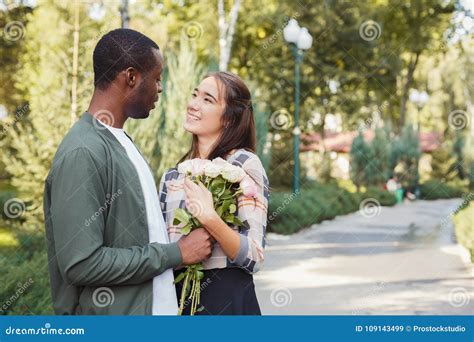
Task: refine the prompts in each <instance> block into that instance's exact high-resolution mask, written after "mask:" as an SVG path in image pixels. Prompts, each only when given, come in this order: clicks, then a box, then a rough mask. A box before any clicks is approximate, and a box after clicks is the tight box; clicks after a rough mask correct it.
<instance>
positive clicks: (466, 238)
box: [453, 199, 474, 262]
mask: <svg viewBox="0 0 474 342" xmlns="http://www.w3.org/2000/svg"><path fill="white" fill-rule="evenodd" d="M473 217H474V202H473V201H469V199H467V200H465V201H464V202H463V205H462V209H461V210H459V211H458V212H457V213H456V214H455V215H454V218H453V223H454V230H455V233H456V239H457V240H458V242H459V243H460V244H461V245H463V246H464V247H466V248H467V249H468V250H469V252H470V254H471V262H472V261H474V225H473V224H472V218H473Z"/></svg>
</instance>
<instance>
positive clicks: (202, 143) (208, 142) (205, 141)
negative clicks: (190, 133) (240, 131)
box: [197, 137, 217, 159]
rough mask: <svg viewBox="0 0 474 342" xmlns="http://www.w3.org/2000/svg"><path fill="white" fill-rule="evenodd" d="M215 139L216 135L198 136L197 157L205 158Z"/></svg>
mask: <svg viewBox="0 0 474 342" xmlns="http://www.w3.org/2000/svg"><path fill="white" fill-rule="evenodd" d="M216 141H217V138H216V137H198V141H197V143H198V153H199V155H198V158H201V159H207V158H208V157H209V154H210V153H211V150H212V148H213V147H214V144H215V143H216Z"/></svg>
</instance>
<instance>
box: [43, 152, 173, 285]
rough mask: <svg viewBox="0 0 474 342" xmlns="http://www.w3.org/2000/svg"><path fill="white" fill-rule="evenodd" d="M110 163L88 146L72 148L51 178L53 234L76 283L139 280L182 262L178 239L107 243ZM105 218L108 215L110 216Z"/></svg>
mask: <svg viewBox="0 0 474 342" xmlns="http://www.w3.org/2000/svg"><path fill="white" fill-rule="evenodd" d="M105 167H106V165H105V163H103V162H102V163H101V161H100V160H98V158H94V156H93V154H92V153H91V152H90V151H89V150H87V149H85V148H79V149H76V150H73V151H70V152H68V153H67V154H66V155H65V156H63V157H62V159H61V160H59V161H58V162H57V163H56V164H55V166H54V170H53V172H52V173H51V177H50V178H48V180H47V182H50V184H49V196H50V198H51V220H52V233H53V234H52V237H53V240H54V247H55V251H56V258H57V261H58V266H59V272H60V274H61V276H62V277H63V279H64V280H65V281H66V282H67V283H69V284H72V285H76V286H113V285H129V284H139V283H143V282H145V281H148V280H150V279H152V278H153V277H155V276H157V275H159V274H160V273H162V272H164V271H165V270H166V269H168V268H173V267H175V266H177V265H179V264H181V262H182V260H181V253H180V250H179V247H178V246H177V244H159V243H150V244H146V245H144V246H132V247H129V248H114V247H107V246H104V230H105V219H102V217H100V216H99V217H97V219H96V220H87V218H90V217H93V216H97V215H96V214H97V212H98V210H99V208H102V207H103V206H104V203H105V202H106V188H105V186H104V181H103V178H102V175H104V174H105V170H104V169H103V168H105ZM104 217H105V216H104Z"/></svg>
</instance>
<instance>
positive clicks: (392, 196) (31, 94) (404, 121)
mask: <svg viewBox="0 0 474 342" xmlns="http://www.w3.org/2000/svg"><path fill="white" fill-rule="evenodd" d="M119 27H129V28H133V29H135V30H138V31H140V32H142V33H144V34H146V35H148V36H149V37H150V38H152V39H153V40H155V41H156V42H157V43H158V45H159V46H160V48H161V50H162V51H163V53H164V56H165V62H166V68H165V71H164V78H163V79H164V95H163V96H162V97H161V99H160V102H159V106H157V108H156V109H154V111H153V112H152V114H151V116H150V117H149V118H148V119H147V120H145V121H134V122H131V121H130V120H129V122H127V126H126V131H127V132H128V133H129V135H130V136H132V137H133V138H134V139H135V142H136V144H137V145H138V146H139V147H140V148H141V150H142V152H143V154H144V155H145V156H146V158H147V159H148V161H149V163H150V165H151V167H152V169H153V170H154V172H155V177H156V180H157V181H159V179H160V177H161V175H162V173H163V172H164V170H166V169H167V168H169V167H172V166H173V165H174V164H175V163H176V161H177V160H178V159H179V157H180V156H182V155H183V154H184V152H185V151H186V149H187V146H189V145H188V142H189V138H190V137H189V136H188V135H187V134H186V133H185V132H184V130H183V129H182V121H183V118H184V113H185V107H186V103H187V101H188V100H189V97H190V95H191V91H192V89H193V88H194V87H195V86H196V85H197V84H198V83H199V82H200V80H201V78H202V77H203V75H205V74H206V72H209V71H216V70H228V71H231V72H234V73H237V74H238V75H240V76H241V77H242V78H243V79H244V80H245V82H246V83H247V84H248V86H249V88H250V89H251V91H252V94H253V100H254V112H255V120H256V123H257V138H258V147H257V153H258V155H259V157H260V158H261V160H262V163H263V164H264V166H265V168H266V170H267V173H268V176H269V179H270V186H271V189H272V192H271V199H270V208H269V225H268V231H267V232H268V233H269V234H268V239H267V251H268V252H267V260H268V264H267V267H268V268H266V269H265V270H264V271H262V272H261V274H258V275H257V276H256V277H257V278H256V279H257V286H258V287H259V292H258V295H259V300H260V302H261V303H262V310H263V313H264V314H266V313H268V314H271V313H286V314H297V313H310V314H311V313H319V314H325V313H333V312H334V313H339V314H341V313H342V314H350V313H356V314H360V313H376V314H383V313H387V312H395V313H402V314H403V313H410V311H409V310H408V307H409V306H410V305H411V304H410V303H413V302H416V301H419V300H420V298H422V295H421V294H420V293H422V292H425V293H429V294H431V295H430V296H431V297H429V298H425V299H426V300H425V301H423V300H421V301H422V308H421V309H420V310H419V311H418V312H419V313H429V314H437V313H439V312H447V313H457V312H460V313H465V312H466V311H462V310H471V309H472V304H474V301H472V300H471V299H472V294H473V290H472V284H473V278H472V270H471V271H468V270H467V269H466V268H465V267H468V266H466V265H468V264H469V263H470V261H471V260H472V258H473V256H474V229H473V225H472V220H473V218H474V204H473V202H472V197H473V196H472V189H473V187H474V178H473V177H474V149H473V145H474V143H473V139H474V127H473V125H472V122H473V119H474V104H473V96H474V63H473V62H474V39H473V32H474V2H473V1H472V0H451V1H450V0H395V1H388V0H372V1H358V2H352V1H335V0H321V1H305V0H300V1H294V0H291V1H290V0H280V1H277V0H255V1H249V0H240V1H239V0H234V1H228V0H225V1H224V0H212V1H211V0H206V1H186V0H166V1H152V0H122V1H120V0H116V1H113V0H102V1H100V0H97V1H95V0H87V1H86V0H70V1H58V0H24V1H21V0H11V1H5V0H2V1H0V29H1V30H0V61H1V62H0V68H1V69H0V83H1V84H2V87H1V89H0V147H1V154H0V214H1V215H0V274H1V281H0V305H2V306H0V314H17V315H30V314H31V315H38V314H51V313H52V309H51V299H50V292H49V275H48V269H47V262H48V261H47V255H46V248H45V242H44V221H43V220H44V218H43V213H42V196H43V184H44V179H45V178H46V175H47V172H48V170H49V168H50V165H51V161H52V158H53V155H54V152H55V150H56V148H57V146H58V144H59V142H60V141H61V139H62V137H63V136H64V135H65V133H66V132H67V130H68V129H69V128H70V127H71V125H72V124H73V123H74V122H75V121H76V120H78V118H79V117H80V116H81V114H82V112H83V111H84V110H86V109H87V107H88V103H89V100H90V98H91V94H92V91H93V69H92V52H93V49H94V47H95V44H96V43H97V41H98V40H99V39H100V37H101V36H102V35H103V34H105V33H107V32H108V31H110V30H112V29H115V28H119ZM177 141H179V143H176V142H177ZM170 142H172V143H170ZM347 215H349V216H347ZM350 215H353V216H350ZM424 215H425V216H424ZM430 219H431V220H430ZM328 220H331V221H328ZM340 220H343V221H340ZM344 220H345V221H344ZM341 222H343V223H342V224H341ZM332 224H333V225H335V226H331V225H332ZM336 226H337V227H336ZM383 227H386V228H387V229H386V230H384V231H381V230H382V229H383ZM370 229H372V231H369V232H367V230H370ZM323 232H326V233H324V234H323ZM420 237H421V238H420ZM357 244H359V245H357ZM401 245H403V248H404V249H403V251H401V250H400V249H399V247H400V246H401ZM387 246H388V247H387ZM446 246H448V247H449V248H451V247H453V246H454V247H456V248H458V247H459V248H462V249H460V250H459V251H461V252H459V253H460V254H459V255H464V259H463V258H461V256H460V257H459V259H463V260H464V261H463V263H462V264H461V262H460V261H459V260H458V259H455V260H454V259H451V256H452V254H453V253H448V252H445V249H446V248H448V247H446ZM454 247H453V248H454ZM377 248H389V250H385V249H384V250H377ZM443 248H445V249H443ZM407 250H408V251H410V252H413V253H415V254H416V256H414V255H412V256H407V258H408V259H407V260H408V262H407V264H408V265H409V266H407V267H409V268H406V269H402V270H399V271H398V272H395V273H393V274H394V276H393V277H394V278H384V277H386V276H387V275H383V274H381V273H384V272H382V271H381V269H382V268H383V267H382V266H381V265H376V264H372V262H373V260H376V259H377V258H379V257H380V254H382V253H386V259H384V260H385V265H387V263H390V261H393V263H398V262H399V260H400V259H399V258H398V257H399V256H400V254H397V253H402V252H403V253H405V252H406V251H407ZM428 250H429V251H428ZM348 251H352V252H350V253H348ZM456 251H458V249H456ZM430 253H431V254H430ZM433 253H434V254H433ZM456 253H458V252H455V253H454V254H456ZM463 253H464V254H463ZM466 253H467V257H466V255H465V254H466ZM354 256H357V257H360V258H361V259H358V261H357V263H356V264H354V265H351V266H350V270H349V269H344V268H338V267H339V266H341V267H342V265H344V264H347V262H348V259H344V258H351V257H354ZM330 257H334V258H336V259H331V258H330ZM338 257H340V258H342V259H337V258H338ZM410 258H411V259H410ZM328 260H333V261H334V260H335V262H336V263H335V264H334V265H333V264H331V265H326V264H324V262H328ZM353 260H354V259H353ZM426 260H432V261H433V264H432V265H431V266H430V267H432V269H431V268H429V266H426V265H425V266H421V264H422V263H423V261H424V262H426ZM435 260H436V261H435ZM419 261H422V263H421V264H420V263H419ZM296 263H298V264H297V265H296ZM314 265H316V266H314ZM322 265H323V266H325V267H326V266H327V268H328V269H331V270H332V272H334V274H329V273H327V274H326V277H325V275H324V270H323V268H321V267H322ZM436 265H437V266H438V267H436ZM439 265H442V267H441V268H442V269H443V270H448V271H446V272H445V273H443V272H444V271H442V272H441V271H440V268H439ZM313 266H314V267H315V268H314V267H313ZM320 266H321V267H320ZM311 267H313V268H311ZM318 267H319V268H318ZM426 267H428V268H426ZM368 270H372V271H374V270H378V271H380V272H379V273H378V274H375V273H366V272H369V271H368ZM422 270H425V271H426V270H428V271H429V272H428V271H427V272H428V273H427V274H426V275H425V276H424V277H422V278H420V279H418V278H417V280H416V281H418V280H419V281H421V282H423V281H425V283H426V280H427V279H428V280H430V281H432V282H431V283H430V284H431V285H432V286H431V287H429V288H425V287H423V286H425V285H423V284H425V283H420V285H419V286H418V287H416V286H415V287H409V286H408V285H407V287H404V288H403V291H404V292H403V293H405V292H406V291H408V292H410V291H411V292H410V293H411V297H410V295H408V296H407V295H406V294H404V297H403V298H404V302H403V305H402V306H400V305H399V304H400V301H399V300H398V299H399V298H400V291H402V290H401V289H400V287H390V286H387V284H388V283H390V282H393V283H397V284H398V285H397V286H400V282H402V283H403V284H405V285H406V284H412V283H413V281H415V280H413V279H412V278H413V277H415V278H416V275H417V274H420V273H423V271H422ZM451 270H452V272H451ZM305 272H307V274H306V273H305ZM350 272H355V273H356V274H357V275H358V278H357V279H355V278H351V279H350V280H348V279H340V278H337V280H334V279H336V278H335V277H337V276H338V275H341V274H345V275H348V274H349V273H350ZM433 272H435V273H436V274H434V273H433ZM440 272H441V273H440ZM459 272H461V273H459ZM435 275H436V277H435ZM311 276H314V279H313V278H311ZM308 277H310V278H308ZM300 278H301V279H300ZM303 278H304V279H306V283H305V284H304V285H302V284H303ZM362 278H366V280H364V279H362ZM458 278H459V279H463V280H462V283H456V281H454V280H453V279H458ZM284 279H286V280H285V281H286V282H285V281H283V280H284ZM288 279H291V281H290V282H288ZM308 279H310V280H308ZM436 279H438V280H439V281H440V282H443V283H442V284H443V285H446V284H448V283H446V282H449V284H448V285H446V288H445V289H444V290H440V288H441V287H440V286H441V285H440V284H441V283H437V282H436ZM367 281H369V282H367ZM433 281H434V282H433ZM452 281H454V282H452ZM410 282H411V283H410ZM374 284H375V285H374ZM380 284H382V285H380ZM356 285H357V286H356ZM318 291H320V292H318ZM364 291H365V293H367V296H368V297H367V298H370V300H369V299H367V298H365V299H364V300H363V304H361V303H360V302H359V303H357V302H351V301H352V300H353V299H354V298H355V297H358V296H360V295H361V293H364ZM385 291H388V292H390V293H388V292H385ZM397 291H398V292H397ZM430 291H431V292H430ZM440 291H441V292H440ZM453 291H454V292H453ZM323 294H324V295H323ZM420 296H421V297H420ZM312 297H314V298H322V297H325V298H326V300H327V298H332V299H331V300H332V301H330V302H324V301H322V299H315V300H316V302H312V301H311V300H309V301H308V298H312ZM337 298H339V299H337ZM390 298H391V303H392V304H390V305H394V306H395V307H396V306H397V305H399V307H398V309H396V310H392V311H391V310H389V309H388V308H387V307H386V306H385V307H382V306H380V305H379V306H377V305H376V303H375V302H377V303H379V304H380V302H381V301H387V300H389V299H390ZM397 298H398V299H397ZM423 298H424V297H423ZM436 298H438V299H436ZM305 299H306V300H305ZM318 300H320V301H318ZM389 301H390V300H389ZM343 302H345V303H343ZM305 303H306V304H305ZM348 303H352V304H350V305H349V306H348V305H347V304H348ZM426 303H431V304H430V305H428V304H426ZM425 304H426V305H425ZM459 304H462V305H459ZM305 305H306V306H305ZM344 306H345V308H344ZM338 307H339V309H337V308H338ZM335 308H336V309H335ZM457 309H460V310H461V311H456V310H457ZM443 310H444V311H443ZM471 314H472V311H471Z"/></svg>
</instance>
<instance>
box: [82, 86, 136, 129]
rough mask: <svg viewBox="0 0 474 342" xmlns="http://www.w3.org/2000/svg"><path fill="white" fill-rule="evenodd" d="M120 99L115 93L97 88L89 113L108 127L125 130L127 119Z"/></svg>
mask: <svg viewBox="0 0 474 342" xmlns="http://www.w3.org/2000/svg"><path fill="white" fill-rule="evenodd" d="M118 98H119V97H118V96H116V94H114V93H113V91H109V90H105V91H102V90H99V89H97V88H96V89H95V90H94V94H93V95H92V99H91V102H90V104H89V109H88V110H87V111H88V112H89V113H91V114H92V115H93V116H94V117H95V118H96V119H97V120H99V121H101V122H103V123H105V124H106V125H109V126H112V127H115V128H123V125H124V124H125V121H126V120H127V118H126V116H125V113H124V111H123V106H122V103H121V101H120V100H118Z"/></svg>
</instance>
